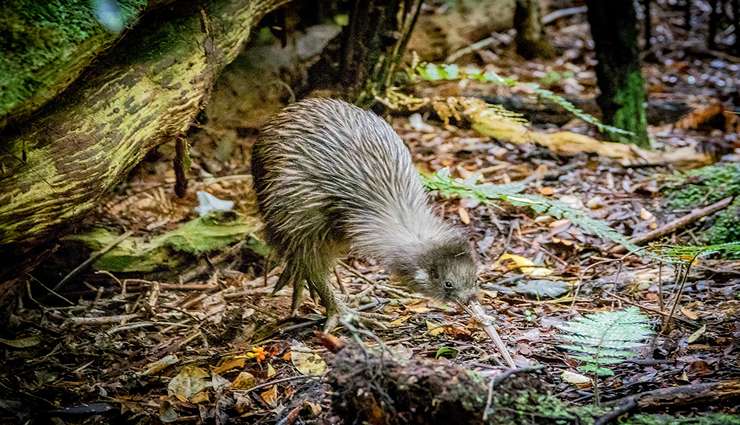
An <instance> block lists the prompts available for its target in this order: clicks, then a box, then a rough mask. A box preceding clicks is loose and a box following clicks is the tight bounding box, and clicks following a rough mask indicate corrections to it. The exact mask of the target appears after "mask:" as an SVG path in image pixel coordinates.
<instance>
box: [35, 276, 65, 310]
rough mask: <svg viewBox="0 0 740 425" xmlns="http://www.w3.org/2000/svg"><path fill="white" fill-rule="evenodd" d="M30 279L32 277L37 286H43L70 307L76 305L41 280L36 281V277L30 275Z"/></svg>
mask: <svg viewBox="0 0 740 425" xmlns="http://www.w3.org/2000/svg"><path fill="white" fill-rule="evenodd" d="M28 277H30V278H31V279H33V281H34V282H36V283H37V284H39V285H41V287H43V288H44V289H46V290H47V291H49V292H50V293H51V294H52V295H54V296H56V297H57V298H59V299H60V300H62V301H64V302H66V303H67V304H69V305H75V303H73V302H72V301H70V300H68V299H67V298H66V297H63V296H62V295H60V294H59V293H57V292H56V291H55V290H53V289H51V288H49V287H48V286H46V285H44V283H43V282H41V281H40V280H38V279H36V278H35V277H34V276H32V275H30V274H29V275H28Z"/></svg>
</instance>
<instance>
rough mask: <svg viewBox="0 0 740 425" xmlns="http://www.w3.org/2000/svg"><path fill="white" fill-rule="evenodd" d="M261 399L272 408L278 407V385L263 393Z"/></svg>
mask: <svg viewBox="0 0 740 425" xmlns="http://www.w3.org/2000/svg"><path fill="white" fill-rule="evenodd" d="M260 397H261V398H262V400H263V401H264V402H265V403H267V404H268V405H270V407H275V406H277V398H278V392H277V385H273V386H271V387H270V388H269V389H268V390H267V391H265V392H263V393H261V394H260Z"/></svg>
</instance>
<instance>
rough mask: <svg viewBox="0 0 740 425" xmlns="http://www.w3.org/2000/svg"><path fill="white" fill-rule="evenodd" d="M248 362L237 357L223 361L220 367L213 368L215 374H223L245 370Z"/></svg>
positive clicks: (241, 357)
mask: <svg viewBox="0 0 740 425" xmlns="http://www.w3.org/2000/svg"><path fill="white" fill-rule="evenodd" d="M246 360H247V359H246V357H244V356H236V357H232V358H229V359H226V360H223V361H222V362H221V364H220V365H218V366H216V367H215V368H213V373H217V374H222V373H224V372H228V371H230V370H233V369H243V368H244V363H245V362H246Z"/></svg>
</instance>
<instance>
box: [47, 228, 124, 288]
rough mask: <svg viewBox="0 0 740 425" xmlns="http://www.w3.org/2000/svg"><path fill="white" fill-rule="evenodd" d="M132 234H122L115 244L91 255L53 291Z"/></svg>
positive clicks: (112, 243)
mask: <svg viewBox="0 0 740 425" xmlns="http://www.w3.org/2000/svg"><path fill="white" fill-rule="evenodd" d="M132 233H133V231H132V230H129V231H127V232H125V233H124V234H122V235H121V236H119V237H117V238H116V239H115V240H114V241H113V242H111V243H110V244H108V245H107V246H106V247H105V248H103V249H101V250H100V251H98V252H94V253H93V254H92V255H90V258H88V259H87V260H85V261H83V262H82V264H80V265H79V266H77V267H76V268H75V269H74V270H72V271H71V272H69V273H68V274H67V275H66V276H64V278H63V279H62V280H60V281H59V283H57V284H56V286H54V287H53V288H52V289H53V290H54V291H56V290H57V289H59V287H60V286H62V285H64V284H65V283H67V282H68V281H69V280H70V279H72V278H73V277H75V276H77V275H78V274H80V272H82V271H83V270H85V269H86V268H87V267H88V266H90V264H92V263H94V262H95V261H97V260H98V258H100V257H102V256H103V255H104V254H105V253H106V252H108V251H110V250H111V249H113V248H115V247H116V245H118V244H119V243H121V242H123V240H124V239H126V238H128V237H129V236H131V234H132Z"/></svg>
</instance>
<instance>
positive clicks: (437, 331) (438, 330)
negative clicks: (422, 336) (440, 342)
mask: <svg viewBox="0 0 740 425" xmlns="http://www.w3.org/2000/svg"><path fill="white" fill-rule="evenodd" d="M426 325H427V334H428V335H429V336H437V335H441V334H442V333H444V331H445V326H444V325H442V324H440V323H437V322H432V321H430V320H427V321H426Z"/></svg>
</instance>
